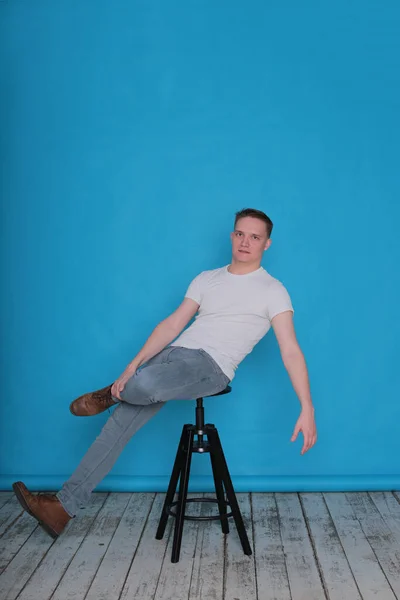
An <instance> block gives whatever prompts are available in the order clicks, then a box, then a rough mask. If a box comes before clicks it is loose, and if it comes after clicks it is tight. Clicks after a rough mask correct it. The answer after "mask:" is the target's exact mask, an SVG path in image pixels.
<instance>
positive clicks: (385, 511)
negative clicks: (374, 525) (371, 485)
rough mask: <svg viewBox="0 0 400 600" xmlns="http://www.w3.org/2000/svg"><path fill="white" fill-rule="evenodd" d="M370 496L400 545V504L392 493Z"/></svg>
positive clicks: (371, 494) (377, 493)
mask: <svg viewBox="0 0 400 600" xmlns="http://www.w3.org/2000/svg"><path fill="white" fill-rule="evenodd" d="M369 495H370V497H371V500H372V501H373V503H374V504H375V506H376V508H377V509H378V510H379V512H380V514H381V515H382V517H383V519H384V521H385V523H386V525H387V526H388V527H389V529H390V531H391V532H392V533H393V535H394V536H395V537H396V538H397V540H398V542H399V544H400V503H399V502H398V501H397V500H396V498H395V496H394V494H392V493H391V492H370V494H369Z"/></svg>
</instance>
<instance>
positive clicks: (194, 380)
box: [57, 347, 229, 516]
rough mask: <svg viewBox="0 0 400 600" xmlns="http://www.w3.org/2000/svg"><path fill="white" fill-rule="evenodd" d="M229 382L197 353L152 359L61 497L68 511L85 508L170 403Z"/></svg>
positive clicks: (173, 351)
mask: <svg viewBox="0 0 400 600" xmlns="http://www.w3.org/2000/svg"><path fill="white" fill-rule="evenodd" d="M228 382H229V379H228V378H227V377H226V375H225V374H224V373H223V372H222V371H218V370H216V369H214V368H213V366H212V364H211V363H210V361H209V360H208V359H207V357H205V356H204V355H203V354H202V353H201V352H199V351H197V350H188V349H187V348H180V347H168V348H165V349H164V350H162V351H161V352H160V353H158V354H157V355H156V356H154V357H153V358H152V359H151V360H150V361H148V363H147V364H146V366H144V367H143V368H141V369H139V370H138V371H137V372H136V373H135V375H133V377H131V379H129V381H128V382H127V384H126V386H125V389H124V390H123V392H122V393H121V398H122V400H123V402H121V403H120V405H119V406H118V407H117V408H116V409H115V410H114V412H113V413H112V415H111V416H110V417H109V419H108V421H107V423H106V424H105V426H104V427H103V430H102V431H101V433H100V435H99V436H98V437H97V439H96V440H95V442H94V443H93V444H92V446H91V447H90V448H89V450H88V452H87V453H86V455H85V456H84V458H83V459H82V461H81V463H80V464H79V466H78V468H77V469H76V471H75V472H74V473H73V474H72V476H71V477H70V479H69V480H68V481H66V482H65V483H64V485H63V487H62V489H61V490H60V492H59V493H58V494H57V497H58V499H59V500H60V502H61V503H62V505H63V506H64V508H65V510H66V511H67V512H68V513H69V514H70V515H71V516H73V515H75V514H76V512H77V509H78V508H79V507H80V506H82V505H85V504H86V503H87V501H88V499H89V497H90V494H91V492H92V491H93V489H94V488H95V487H96V486H97V485H98V484H99V483H100V481H101V480H102V479H103V478H104V477H105V476H106V475H107V473H108V472H109V471H110V470H111V468H112V467H113V465H114V463H115V461H116V460H117V458H118V456H119V455H120V453H121V452H122V450H123V448H124V446H125V445H126V444H127V443H128V441H129V440H130V438H131V437H132V436H133V435H134V434H135V433H136V431H138V429H140V427H142V426H143V425H144V424H145V423H146V422H147V421H148V420H149V419H150V418H151V417H152V416H153V415H154V414H155V413H157V412H158V411H159V410H160V409H161V407H162V406H164V403H165V402H166V401H168V400H172V399H176V400H179V399H190V398H195V397H199V396H202V395H208V394H213V393H217V392H219V391H221V390H222V389H224V388H225V387H226V385H227V383H228Z"/></svg>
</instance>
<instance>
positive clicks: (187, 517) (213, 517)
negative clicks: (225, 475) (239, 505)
mask: <svg viewBox="0 0 400 600" xmlns="http://www.w3.org/2000/svg"><path fill="white" fill-rule="evenodd" d="M189 502H211V503H218V500H217V498H189V499H188V500H186V504H189ZM224 503H225V504H226V505H227V506H230V505H229V502H227V501H226V500H224ZM177 504H178V502H171V504H170V505H169V506H167V507H166V509H165V510H166V512H167V513H168V514H169V515H171V517H176V513H175V512H173V511H172V510H171V507H172V506H176V505H177ZM228 517H233V513H231V512H230V513H227V514H226V515H223V516H222V517H221V515H211V516H205V517H195V516H192V515H185V516H184V517H183V518H184V519H185V520H186V521H221V520H222V519H223V520H224V521H225V519H228Z"/></svg>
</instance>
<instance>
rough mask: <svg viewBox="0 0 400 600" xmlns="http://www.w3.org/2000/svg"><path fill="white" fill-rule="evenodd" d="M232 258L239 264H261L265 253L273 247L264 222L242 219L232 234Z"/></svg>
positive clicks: (249, 218)
mask: <svg viewBox="0 0 400 600" xmlns="http://www.w3.org/2000/svg"><path fill="white" fill-rule="evenodd" d="M231 240H232V257H233V258H234V259H235V261H237V262H244V263H253V262H261V259H262V256H263V254H264V251H265V250H267V249H268V248H269V247H270V245H271V240H270V239H268V238H267V228H266V226H265V223H264V221H261V220H260V219H256V218H254V217H242V218H241V219H239V221H238V222H237V223H236V227H235V231H233V232H232V233H231Z"/></svg>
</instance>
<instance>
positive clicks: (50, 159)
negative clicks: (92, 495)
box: [0, 0, 400, 490]
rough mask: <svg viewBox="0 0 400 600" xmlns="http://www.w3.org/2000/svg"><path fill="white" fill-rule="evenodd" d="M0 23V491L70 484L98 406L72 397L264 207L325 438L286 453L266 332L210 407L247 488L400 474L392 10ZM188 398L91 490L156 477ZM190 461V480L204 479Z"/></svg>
mask: <svg viewBox="0 0 400 600" xmlns="http://www.w3.org/2000/svg"><path fill="white" fill-rule="evenodd" d="M0 19H1V31H0V38H1V39H2V54H3V59H4V60H3V61H2V65H1V79H2V81H3V90H2V92H1V97H0V113H1V132H2V133H1V157H0V158H1V165H2V187H1V194H2V196H1V199H2V235H1V261H2V263H1V281H2V294H1V319H2V323H1V326H2V340H3V344H2V350H3V357H2V367H1V368H2V372H1V382H2V386H1V387H2V393H1V404H0V406H1V413H0V417H1V425H0V427H1V429H0V433H1V443H0V444H1V445H0V457H1V458H0V461H1V469H0V471H1V477H0V487H1V488H3V489H7V488H9V486H10V485H11V482H12V481H14V480H15V479H17V478H22V479H24V480H25V481H26V482H27V483H28V484H29V485H30V486H32V487H33V489H56V488H58V487H59V486H60V485H61V483H62V482H63V481H64V479H65V478H66V477H67V476H68V475H69V474H70V473H71V471H72V470H73V469H74V468H75V466H76V465H77V463H78V461H79V460H80V458H81V456H82V455H83V453H84V452H85V450H86V449H87V448H88V446H89V445H90V443H91V441H92V440H93V439H94V437H95V436H96V435H97V433H98V432H99V430H100V428H101V427H102V424H103V423H104V422H105V421H106V419H107V414H102V415H99V416H97V417H95V418H92V419H76V418H74V417H73V416H72V415H70V413H69V410H68V406H69V403H70V401H71V400H72V399H73V398H75V397H76V396H77V395H80V394H81V393H83V392H85V391H88V390H91V389H96V388H99V387H102V386H104V385H107V384H108V383H109V382H110V381H112V380H113V379H115V378H116V377H117V376H118V375H119V374H120V373H121V371H122V370H123V369H124V367H125V365H126V364H127V363H128V362H129V361H130V360H131V359H132V358H133V356H135V354H136V353H137V352H138V351H139V349H140V348H141V347H142V345H143V344H144V342H145V340H146V339H147V337H148V335H149V334H150V332H151V331H152V329H153V328H154V327H155V326H156V325H157V323H158V322H159V321H160V320H162V319H163V318H164V317H166V316H167V315H168V314H169V313H170V312H171V311H172V310H174V308H175V307H176V306H177V305H178V304H179V303H180V302H181V300H182V297H183V295H184V292H185V290H186V287H187V285H188V283H189V282H190V280H191V279H192V278H193V277H194V276H195V275H197V274H198V273H199V272H200V271H202V270H206V269H212V268H217V267H219V266H222V265H224V264H228V263H229V261H230V257H231V254H230V241H229V233H230V231H231V229H232V223H233V215H234V212H235V211H237V210H239V209H240V208H243V207H245V206H254V207H257V208H259V209H262V210H264V211H265V212H267V214H268V215H270V216H271V218H272V220H273V221H274V223H275V230H274V235H273V240H274V243H273V245H272V247H271V249H270V250H269V251H268V252H267V253H266V254H265V258H264V262H263V265H264V266H265V268H266V269H267V270H268V271H269V272H270V273H271V274H272V275H274V276H275V277H277V278H278V279H281V280H282V281H283V282H284V283H285V285H286V286H287V288H288V289H289V292H290V294H291V296H292V300H293V304H294V306H295V309H296V313H295V324H296V329H297V332H298V338H299V341H300V345H301V347H302V349H303V351H304V353H305V356H306V359H307V362H308V367H309V371H310V378H311V384H312V393H313V398H314V403H315V406H316V416H317V424H318V429H319V441H318V443H317V445H316V446H315V448H314V449H312V450H311V451H310V452H308V453H307V454H306V455H304V456H303V457H302V456H300V450H301V444H302V439H300V438H299V440H298V441H297V442H296V443H295V444H293V443H290V437H291V434H292V430H293V427H294V424H295V422H296V420H297V417H298V414H299V403H298V400H297V398H296V396H295V394H294V391H293V389H292V387H291V384H290V381H289V378H288V376H287V374H286V372H285V370H284V367H283V365H282V363H281V360H280V356H279V352H278V348H277V344H276V341H275V338H274V335H273V333H272V332H271V333H269V334H268V335H267V336H266V337H265V338H264V339H263V340H262V342H260V344H259V345H258V346H257V347H256V348H255V350H254V351H253V353H252V354H251V355H250V356H249V357H247V359H245V361H244V362H243V363H242V364H241V365H240V367H239V370H238V371H237V375H236V378H235V380H234V386H233V393H232V394H231V395H230V396H229V397H226V396H225V397H221V398H219V399H217V400H212V401H208V402H207V408H206V415H207V420H208V421H211V422H215V423H216V424H217V425H218V427H219V430H220V434H221V438H222V441H223V444H224V447H225V451H226V455H227V458H228V461H229V464H230V468H231V472H232V476H233V479H234V483H235V485H236V487H237V489H238V490H300V489H301V490H303V489H304V490H327V489H331V490H332V489H333V490H334V489H366V488H368V489H385V488H389V489H390V488H394V487H397V488H399V486H400V465H399V462H400V436H399V422H400V408H399V406H400V404H399V386H400V375H399V373H400V369H399V366H398V357H399V352H398V345H399V344H398V341H399V337H400V325H399V317H398V310H397V308H398V307H397V304H398V298H399V291H400V289H399V262H400V244H399V227H400V209H399V193H400V178H399V168H398V167H399V151H400V148H399V146H400V143H399V139H400V138H399V135H400V111H399V109H400V85H399V72H400V42H399V36H398V31H399V24H400V8H399V4H398V2H395V1H394V0H392V1H388V2H386V3H385V10H382V6H381V5H380V4H379V3H378V2H373V1H365V0H363V1H362V0H353V1H352V2H348V1H347V0H339V1H337V2H335V3H326V4H325V3H320V2H316V1H314V2H311V1H308V2H307V1H306V2H301V3H300V2H297V1H296V0H290V1H289V2H285V3H279V2H265V1H261V0H259V1H256V2H253V3H250V4H249V5H248V6H247V7H246V5H245V3H243V2H233V3H232V2H227V1H224V2H217V3H216V2H212V1H211V0H204V1H202V2H200V1H197V2H195V1H192V2H183V1H172V2H163V1H162V0H159V1H150V2H139V1H138V0H137V1H133V2H132V1H130V0H129V1H128V0H126V1H122V0H118V1H115V2H106V1H105V0H96V1H92V2H90V1H88V0H85V1H83V2H82V1H78V0H68V1H67V0H60V1H59V2H52V1H50V0H48V1H45V0H34V1H32V2H27V1H21V0H8V2H6V3H4V2H1V3H0ZM193 412H194V411H193V402H171V403H169V404H168V405H167V406H166V407H164V408H163V409H162V411H161V412H160V413H159V414H158V415H157V416H156V417H155V418H154V419H153V420H152V421H151V422H149V423H148V424H147V425H146V426H145V427H144V428H143V429H142V430H140V431H139V433H138V434H137V435H136V436H135V437H134V439H132V440H131V442H130V444H129V445H128V447H127V448H126V449H125V451H124V453H123V454H122V456H121V457H120V459H119V461H118V463H117V464H116V466H115V467H114V469H113V471H112V472H111V474H110V475H109V476H108V477H107V478H106V479H105V480H104V482H103V484H102V486H101V488H100V489H110V490H125V489H129V490H156V489H157V490H163V489H165V487H166V482H167V479H168V478H169V474H170V469H171V466H172V462H173V459H174V456H175V451H176V444H177V441H178V438H179V434H180V431H181V427H182V424H183V423H185V422H188V420H189V421H191V420H192V418H193ZM300 437H301V436H300ZM195 459H196V460H195V461H194V467H193V479H192V486H191V489H192V490H195V489H211V482H212V479H211V477H210V468H209V464H208V460H206V459H204V457H203V460H202V457H195ZM197 459H199V460H197Z"/></svg>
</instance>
